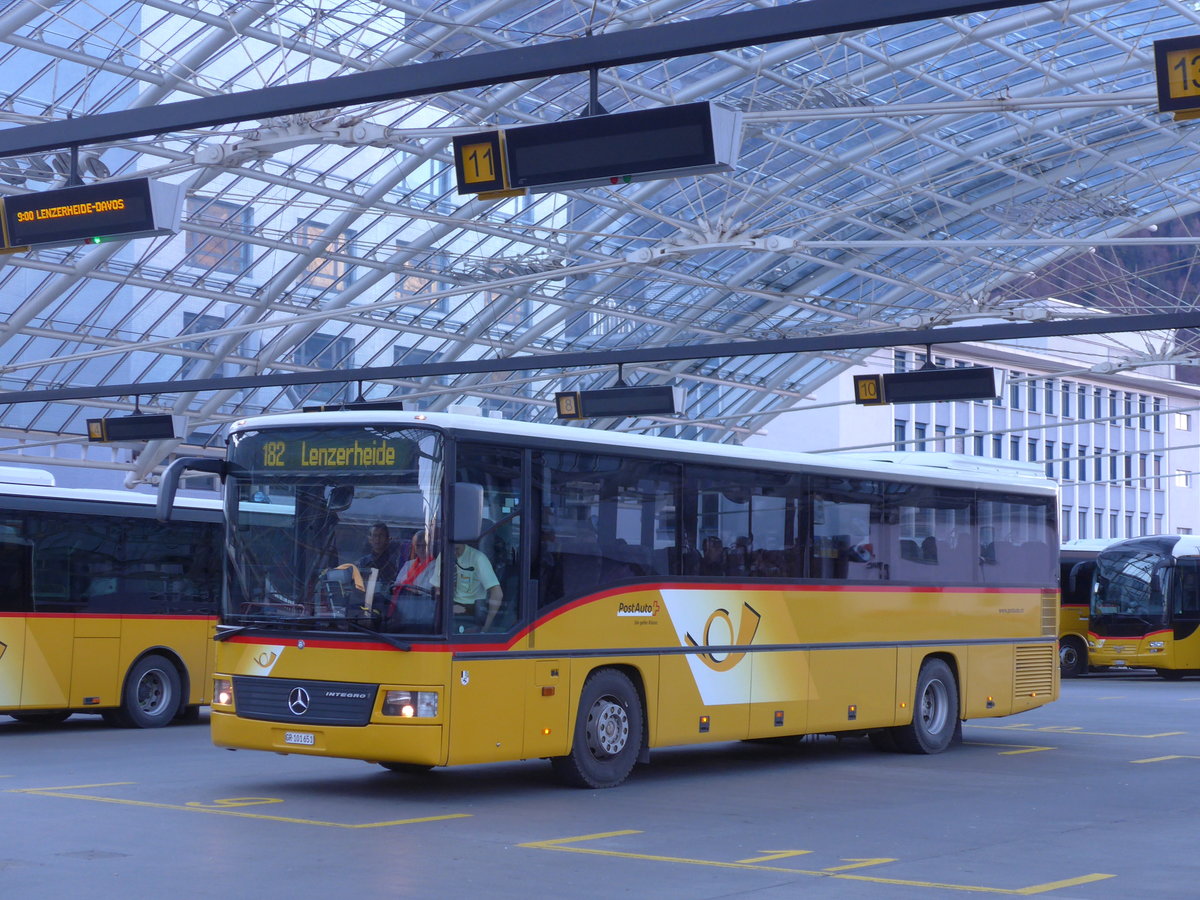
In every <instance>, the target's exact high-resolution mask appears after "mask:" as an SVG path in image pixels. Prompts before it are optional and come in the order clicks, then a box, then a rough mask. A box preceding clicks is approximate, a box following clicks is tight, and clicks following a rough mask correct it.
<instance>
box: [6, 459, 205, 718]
mask: <svg viewBox="0 0 1200 900" xmlns="http://www.w3.org/2000/svg"><path fill="white" fill-rule="evenodd" d="M21 481H23V482H24V483H18V482H21ZM221 520H222V516H221V507H220V503H219V502H218V501H215V500H211V501H201V500H180V503H179V508H178V515H177V516H176V517H175V519H174V520H173V521H172V522H171V523H170V524H168V525H163V524H161V523H159V522H157V521H156V520H155V516H154V498H153V497H152V496H148V495H145V494H135V493H128V492H122V491H106V490H88V489H68V488H60V487H56V486H55V485H54V479H53V476H51V475H50V474H49V473H48V472H42V471H39V470H36V469H22V468H17V467H4V468H0V580H2V581H3V586H2V589H0V714H2V715H9V716H12V717H13V718H14V719H17V720H19V721H22V722H28V723H55V722H61V721H63V720H65V719H66V718H67V717H68V716H70V715H71V714H72V713H77V712H83V713H99V714H100V715H102V716H103V717H104V719H105V720H106V721H108V722H110V723H112V724H118V725H124V726H129V727H138V728H155V727H158V726H161V725H166V724H167V723H169V722H170V721H171V720H172V719H175V718H177V717H185V716H188V715H194V713H195V712H196V711H197V710H198V709H199V707H200V706H201V705H203V704H207V703H208V698H209V691H210V689H211V687H212V670H213V659H214V655H215V654H214V648H213V640H212V638H213V634H214V630H215V627H216V620H217V608H218V605H219V599H220V590H221V565H220V559H221V545H220V537H221Z"/></svg>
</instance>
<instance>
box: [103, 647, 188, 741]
mask: <svg viewBox="0 0 1200 900" xmlns="http://www.w3.org/2000/svg"><path fill="white" fill-rule="evenodd" d="M180 693H181V690H180V686H179V673H178V672H177V671H176V670H175V667H174V666H173V665H171V663H170V661H169V660H167V659H165V658H164V657H162V656H158V655H156V654H151V655H150V656H143V657H142V658H141V659H139V660H138V661H137V662H136V663H134V665H133V668H131V669H130V670H129V674H128V675H127V676H126V677H125V687H124V688H123V689H122V691H121V706H120V707H119V708H118V709H115V710H112V715H111V717H106V719H107V720H108V721H112V722H115V723H116V724H118V725H122V726H124V727H125V728H161V727H162V726H164V725H167V724H168V723H170V721H171V720H172V719H174V718H175V714H176V713H178V712H179V700H180Z"/></svg>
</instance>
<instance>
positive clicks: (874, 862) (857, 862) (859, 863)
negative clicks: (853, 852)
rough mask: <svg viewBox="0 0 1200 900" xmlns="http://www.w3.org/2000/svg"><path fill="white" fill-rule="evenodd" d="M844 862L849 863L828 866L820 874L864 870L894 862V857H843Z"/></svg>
mask: <svg viewBox="0 0 1200 900" xmlns="http://www.w3.org/2000/svg"><path fill="white" fill-rule="evenodd" d="M845 860H846V862H848V863H851V865H848V866H828V867H826V868H824V869H822V870H821V871H822V872H847V871H849V870H850V869H865V868H867V866H879V865H883V864H884V863H890V862H895V861H896V857H894V856H892V857H888V856H879V857H876V858H875V859H862V858H859V857H854V856H847V857H845Z"/></svg>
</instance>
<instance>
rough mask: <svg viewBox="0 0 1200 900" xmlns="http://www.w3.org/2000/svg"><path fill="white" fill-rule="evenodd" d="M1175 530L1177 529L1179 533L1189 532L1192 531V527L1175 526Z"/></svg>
mask: <svg viewBox="0 0 1200 900" xmlns="http://www.w3.org/2000/svg"><path fill="white" fill-rule="evenodd" d="M1175 530H1176V531H1178V532H1179V533H1180V534H1191V533H1192V529H1190V528H1176V529H1175Z"/></svg>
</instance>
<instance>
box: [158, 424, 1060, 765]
mask: <svg viewBox="0 0 1200 900" xmlns="http://www.w3.org/2000/svg"><path fill="white" fill-rule="evenodd" d="M195 463H196V465H200V466H203V467H204V468H206V469H207V471H210V472H211V471H219V473H220V474H221V476H222V477H223V478H224V481H225V494H226V514H227V516H228V518H229V531H228V537H227V551H228V553H229V557H230V558H229V562H230V565H229V574H230V580H229V584H228V586H227V591H226V599H225V604H224V607H223V611H222V616H221V624H220V625H219V626H218V635H217V638H218V650H217V672H216V676H215V678H216V680H215V685H214V689H213V690H214V694H213V705H212V720H211V721H212V736H213V740H214V742H215V743H216V744H217V745H219V746H223V747H231V748H247V749H258V750H267V751H272V752H275V753H285V754H286V753H298V754H309V755H323V756H334V757H346V758H353V759H361V760H366V761H368V762H372V763H378V764H380V765H383V766H385V767H386V768H389V769H393V770H402V771H413V770H420V769H425V768H429V767H432V766H448V765H458V764H464V763H487V762H497V761H501V760H519V759H530V758H548V759H550V760H551V761H552V763H553V766H554V769H555V770H556V771H557V772H558V773H559V774H560V776H561V777H562V778H564V779H565V780H566V781H567V782H569V783H572V784H576V785H580V786H586V787H608V786H612V785H615V784H618V783H620V782H621V781H622V780H624V779H625V778H626V777H627V776H628V775H629V773H630V771H631V769H632V768H633V766H634V764H635V763H636V762H638V761H644V760H646V759H648V756H649V753H650V751H651V750H653V749H655V748H658V747H666V746H671V745H681V744H698V743H710V742H720V741H735V740H745V739H758V738H778V737H785V736H799V735H805V734H815V733H839V732H840V733H858V734H863V735H868V736H870V738H871V739H872V741H873V742H874V743H875V744H876V746H878V747H880V748H884V749H897V750H903V751H908V752H912V753H936V752H939V751H942V750H944V749H946V748H947V747H948V746H949V745H950V744H951V743H952V742H953V741H954V740H955V738H956V736H957V735H959V734H961V728H960V725H961V721H962V720H963V719H967V718H976V717H992V716H1006V715H1010V714H1012V713H1018V712H1021V711H1023V710H1028V709H1032V708H1034V707H1038V706H1041V705H1042V704H1045V703H1047V702H1049V701H1051V700H1053V699H1054V698H1055V697H1056V696H1057V694H1058V664H1057V661H1058V654H1057V647H1056V643H1057V624H1056V623H1057V614H1058V590H1057V551H1058V541H1057V538H1056V529H1055V510H1056V503H1057V495H1056V491H1055V488H1054V486H1053V485H1052V484H1051V483H1049V482H1046V481H1044V480H1042V479H1040V478H1038V479H1033V478H1030V479H1023V480H1021V479H1018V480H1014V479H1012V478H1008V477H1004V478H1002V477H999V476H989V475H988V474H986V473H983V472H980V471H977V470H973V471H970V472H955V471H953V470H948V469H937V468H932V467H920V466H900V465H886V464H879V463H876V464H869V463H865V462H863V461H861V460H838V459H836V458H833V457H828V456H811V455H800V454H789V453H781V452H769V451H763V450H751V449H743V448H737V447H728V446H720V445H714V444H704V443H697V442H689V441H681V440H671V439H662V438H648V437H642V436H635V435H629V434H621V433H617V432H612V431H589V430H587V429H583V428H567V427H559V426H546V425H529V424H521V423H516V422H511V421H504V420H496V419H490V418H479V417H472V416H455V415H444V414H432V413H431V414H422V413H415V412H380V411H375V412H371V413H366V412H362V411H354V412H323V413H309V414H299V413H297V414H288V415H283V416H273V417H263V418H258V419H251V420H245V421H240V422H237V423H235V424H234V425H233V427H232V430H231V435H230V440H229V454H228V459H227V461H226V462H225V463H224V464H223V465H220V466H213V465H212V461H211V460H210V461H195ZM191 465H192V461H189V460H187V459H183V460H179V461H177V462H176V463H174V464H173V465H172V466H171V467H170V468H169V469H168V471H167V473H166V474H165V475H164V477H163V486H162V488H161V491H160V500H159V502H160V515H166V514H167V510H168V509H169V506H170V502H171V495H172V492H173V485H174V483H175V481H176V480H177V479H178V477H179V475H180V473H181V472H182V471H183V470H184V469H185V468H187V467H189V466H191ZM377 523H384V524H387V525H388V526H389V529H390V536H391V539H392V540H393V541H396V542H397V543H398V544H405V543H406V542H407V541H409V540H411V539H412V537H413V535H414V534H417V533H424V534H430V535H432V536H433V547H434V552H435V553H436V555H437V558H438V560H439V562H438V563H435V564H434V565H432V566H431V567H429V568H428V569H427V570H426V572H427V573H429V577H428V578H427V579H426V583H425V584H420V583H414V584H405V585H401V586H399V587H394V586H393V585H394V581H393V579H391V578H390V577H385V578H380V577H379V570H378V569H377V568H374V567H369V568H368V567H361V568H360V567H359V566H358V565H357V564H356V562H360V561H362V559H363V554H364V552H365V545H366V541H367V535H368V532H369V531H370V530H371V528H372V526H373V525H375V524H377ZM442 559H451V560H454V565H445V566H442V565H440V560H442ZM433 576H436V577H433Z"/></svg>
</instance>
